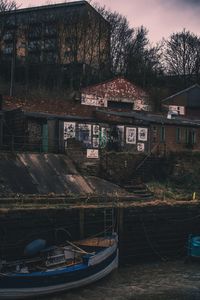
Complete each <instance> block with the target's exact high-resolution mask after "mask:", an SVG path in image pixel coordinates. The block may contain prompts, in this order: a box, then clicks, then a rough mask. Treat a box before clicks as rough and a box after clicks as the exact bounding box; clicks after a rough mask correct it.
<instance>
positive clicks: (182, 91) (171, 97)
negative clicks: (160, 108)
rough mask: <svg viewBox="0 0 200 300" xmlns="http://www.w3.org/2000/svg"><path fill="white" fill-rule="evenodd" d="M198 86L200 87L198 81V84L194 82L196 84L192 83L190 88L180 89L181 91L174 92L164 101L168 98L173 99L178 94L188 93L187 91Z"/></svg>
mask: <svg viewBox="0 0 200 300" xmlns="http://www.w3.org/2000/svg"><path fill="white" fill-rule="evenodd" d="M196 87H197V88H199V89H200V85H199V84H198V83H196V84H194V85H192V86H190V87H188V88H186V89H184V90H181V91H179V92H177V93H175V94H173V95H171V96H169V97H167V98H165V99H163V100H162V102H164V101H167V100H172V99H173V98H175V97H177V96H179V95H181V94H184V93H187V92H189V91H190V90H192V89H194V88H196Z"/></svg>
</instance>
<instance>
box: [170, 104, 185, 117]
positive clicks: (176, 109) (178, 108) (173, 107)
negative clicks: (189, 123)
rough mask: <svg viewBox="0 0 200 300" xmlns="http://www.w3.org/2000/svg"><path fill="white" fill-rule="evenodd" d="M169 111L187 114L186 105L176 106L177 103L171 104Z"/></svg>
mask: <svg viewBox="0 0 200 300" xmlns="http://www.w3.org/2000/svg"><path fill="white" fill-rule="evenodd" d="M169 111H171V112H177V113H178V114H179V115H182V116H184V115H185V107H184V106H176V105H169Z"/></svg>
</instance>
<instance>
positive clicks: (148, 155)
mask: <svg viewBox="0 0 200 300" xmlns="http://www.w3.org/2000/svg"><path fill="white" fill-rule="evenodd" d="M159 144H160V143H157V144H156V145H155V146H154V147H153V148H152V149H151V151H150V153H148V154H147V156H146V157H145V158H144V159H143V160H142V161H141V162H140V163H139V165H138V166H137V167H136V168H135V170H136V171H137V170H138V169H139V168H140V167H141V166H142V165H143V164H144V163H145V161H146V160H147V159H148V158H149V157H150V156H151V155H152V153H153V150H154V149H156V148H157V147H158V146H159Z"/></svg>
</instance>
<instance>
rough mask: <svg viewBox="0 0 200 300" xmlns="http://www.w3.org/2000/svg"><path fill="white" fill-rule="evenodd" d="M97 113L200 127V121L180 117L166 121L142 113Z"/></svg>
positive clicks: (159, 116) (166, 119)
mask: <svg viewBox="0 0 200 300" xmlns="http://www.w3.org/2000/svg"><path fill="white" fill-rule="evenodd" d="M97 112H99V113H102V114H106V115H113V116H119V117H124V118H132V119H137V120H141V121H145V122H148V123H149V124H150V123H157V124H169V125H182V126H195V127H200V120H199V121H198V120H191V119H186V118H182V117H173V118H172V119H168V118H167V116H165V115H159V114H150V113H144V112H139V113H138V112H135V111H133V112H115V111H111V110H109V111H106V110H101V109H98V110H97Z"/></svg>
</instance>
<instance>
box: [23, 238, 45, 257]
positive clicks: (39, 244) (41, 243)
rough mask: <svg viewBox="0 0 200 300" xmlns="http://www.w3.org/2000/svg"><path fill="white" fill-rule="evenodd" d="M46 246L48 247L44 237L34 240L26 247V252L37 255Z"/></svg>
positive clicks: (29, 254) (28, 254)
mask: <svg viewBox="0 0 200 300" xmlns="http://www.w3.org/2000/svg"><path fill="white" fill-rule="evenodd" d="M45 247H46V241H45V240H43V239H38V240H34V241H32V242H31V243H29V244H28V245H27V246H26V247H25V249H24V254H25V255H26V256H35V255H37V254H38V253H39V252H40V251H42V250H43V249H44V248H45Z"/></svg>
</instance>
